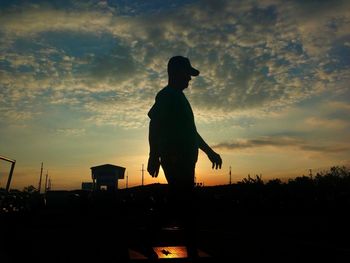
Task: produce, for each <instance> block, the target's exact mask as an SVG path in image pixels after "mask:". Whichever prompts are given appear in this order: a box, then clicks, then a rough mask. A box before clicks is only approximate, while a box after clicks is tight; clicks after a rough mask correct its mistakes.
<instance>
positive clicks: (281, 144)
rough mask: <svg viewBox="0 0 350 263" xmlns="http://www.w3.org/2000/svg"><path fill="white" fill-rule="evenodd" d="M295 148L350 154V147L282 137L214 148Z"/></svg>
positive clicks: (271, 137) (219, 145) (243, 141)
mask: <svg viewBox="0 0 350 263" xmlns="http://www.w3.org/2000/svg"><path fill="white" fill-rule="evenodd" d="M264 147H273V148H286V147H288V148H294V149H296V150H300V151H307V152H322V153H342V152H349V151H350V145H346V144H345V145H344V144H342V145H337V144H322V143H320V144H316V143H310V142H309V141H306V140H304V139H300V138H296V137H280V136H267V137H261V138H257V139H248V140H238V141H233V142H222V143H219V144H216V145H215V146H214V148H217V149H227V150H230V151H236V150H245V149H250V148H251V149H254V148H264Z"/></svg>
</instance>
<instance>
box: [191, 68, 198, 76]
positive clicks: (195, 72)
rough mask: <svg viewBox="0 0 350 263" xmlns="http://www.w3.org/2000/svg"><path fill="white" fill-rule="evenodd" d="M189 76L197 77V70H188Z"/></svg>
mask: <svg viewBox="0 0 350 263" xmlns="http://www.w3.org/2000/svg"><path fill="white" fill-rule="evenodd" d="M190 75H191V76H194V77H196V76H198V75H199V70H196V69H195V68H192V67H191V68H190Z"/></svg>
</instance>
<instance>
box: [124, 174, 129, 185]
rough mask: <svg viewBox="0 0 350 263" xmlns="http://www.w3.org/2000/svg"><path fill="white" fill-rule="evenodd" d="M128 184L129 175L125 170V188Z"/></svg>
mask: <svg viewBox="0 0 350 263" xmlns="http://www.w3.org/2000/svg"><path fill="white" fill-rule="evenodd" d="M128 184H129V175H128V172H126V185H125V188H126V189H128V187H129V186H128Z"/></svg>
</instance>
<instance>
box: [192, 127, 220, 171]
mask: <svg viewBox="0 0 350 263" xmlns="http://www.w3.org/2000/svg"><path fill="white" fill-rule="evenodd" d="M197 141H198V147H199V149H201V150H202V151H203V152H205V153H206V154H207V156H208V158H209V160H210V161H211V162H212V164H213V165H212V168H213V169H214V167H215V169H218V168H219V169H221V165H222V160H221V157H220V155H219V154H217V153H216V152H214V150H213V149H212V148H210V146H209V145H208V144H207V143H206V142H205V141H204V140H203V138H202V137H201V136H200V135H199V133H198V132H197Z"/></svg>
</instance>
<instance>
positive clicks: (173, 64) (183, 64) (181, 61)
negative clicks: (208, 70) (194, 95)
mask: <svg viewBox="0 0 350 263" xmlns="http://www.w3.org/2000/svg"><path fill="white" fill-rule="evenodd" d="M181 71H184V72H186V73H188V74H189V75H191V76H198V75H199V70H197V69H195V68H194V67H192V65H191V63H190V60H189V59H188V58H186V57H183V56H175V57H172V58H170V59H169V62H168V74H172V73H176V72H181Z"/></svg>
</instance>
